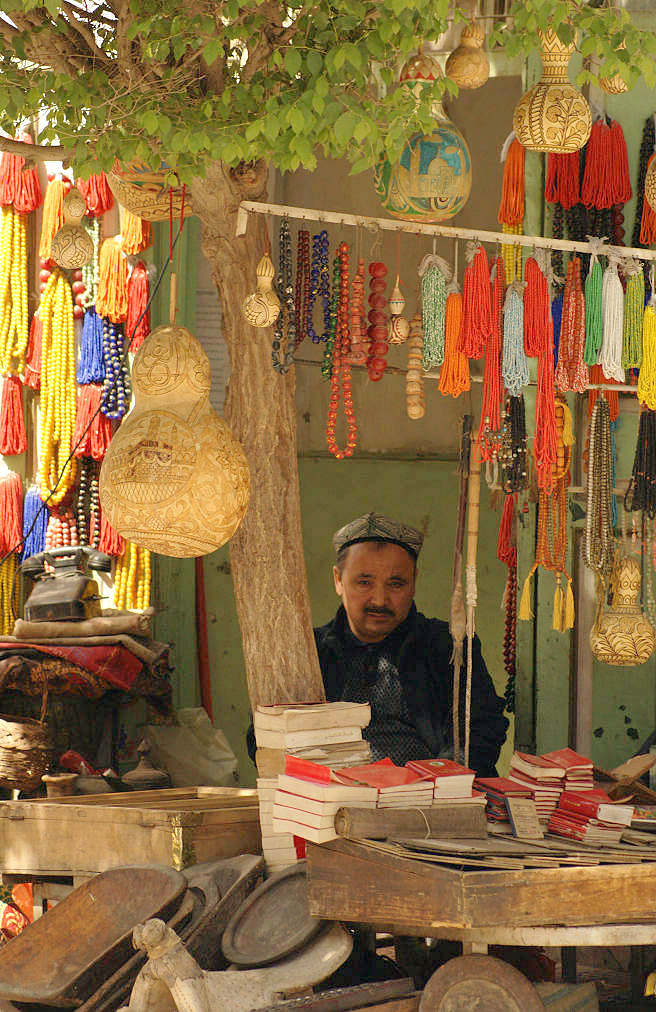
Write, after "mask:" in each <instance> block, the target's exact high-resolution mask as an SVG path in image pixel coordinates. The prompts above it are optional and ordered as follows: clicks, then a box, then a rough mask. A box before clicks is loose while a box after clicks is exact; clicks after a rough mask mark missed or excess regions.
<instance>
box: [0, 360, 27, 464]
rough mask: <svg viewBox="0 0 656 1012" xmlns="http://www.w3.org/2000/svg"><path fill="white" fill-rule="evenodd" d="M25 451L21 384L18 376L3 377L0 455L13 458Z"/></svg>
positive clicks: (25, 437)
mask: <svg viewBox="0 0 656 1012" xmlns="http://www.w3.org/2000/svg"><path fill="white" fill-rule="evenodd" d="M26 449H27V436H26V434H25V419H24V417H23V384H22V383H21V381H20V378H19V377H18V376H5V377H4V380H3V382H2V396H1V397H0V453H1V454H3V455H4V456H10V457H13V456H16V454H19V453H25V451H26Z"/></svg>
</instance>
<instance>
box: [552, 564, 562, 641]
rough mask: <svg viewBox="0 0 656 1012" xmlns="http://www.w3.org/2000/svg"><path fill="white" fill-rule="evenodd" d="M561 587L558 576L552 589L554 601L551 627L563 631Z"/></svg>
mask: <svg viewBox="0 0 656 1012" xmlns="http://www.w3.org/2000/svg"><path fill="white" fill-rule="evenodd" d="M563 606H564V600H563V588H562V587H561V585H560V577H558V578H557V580H556V590H555V591H554V602H553V623H552V627H553V628H554V629H555V630H556V632H562V631H563Z"/></svg>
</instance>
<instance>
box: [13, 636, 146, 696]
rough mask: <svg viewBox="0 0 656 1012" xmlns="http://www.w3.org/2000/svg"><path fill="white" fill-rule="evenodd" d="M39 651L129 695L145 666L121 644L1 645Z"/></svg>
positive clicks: (15, 650)
mask: <svg viewBox="0 0 656 1012" xmlns="http://www.w3.org/2000/svg"><path fill="white" fill-rule="evenodd" d="M25 649H29V650H36V651H38V652H39V653H43V654H48V655H49V656H51V657H60V658H61V659H62V660H65V661H70V662H71V663H72V664H78V665H79V666H80V667H81V668H86V669H87V670H88V671H91V672H92V673H93V674H94V675H97V676H98V677H99V678H102V679H103V680H104V681H105V682H107V683H108V684H109V685H111V686H112V687H113V688H115V689H123V690H124V691H126V692H127V691H128V690H129V689H130V688H131V687H132V684H133V683H134V681H135V679H136V678H137V676H138V675H139V674H140V673H141V670H142V668H143V664H142V662H141V661H140V660H139V658H138V657H135V656H134V654H132V653H130V651H129V650H128V649H127V647H124V646H122V645H121V644H120V643H114V644H108V645H107V646H100V645H98V646H79V647H78V646H73V645H71V646H65V645H64V646H57V645H56V644H54V643H29V642H25V643H19V644H17V643H7V642H0V650H8V651H12V652H14V653H17V652H18V653H20V651H21V650H25Z"/></svg>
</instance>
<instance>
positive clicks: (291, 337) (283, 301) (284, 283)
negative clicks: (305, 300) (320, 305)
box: [271, 218, 297, 374]
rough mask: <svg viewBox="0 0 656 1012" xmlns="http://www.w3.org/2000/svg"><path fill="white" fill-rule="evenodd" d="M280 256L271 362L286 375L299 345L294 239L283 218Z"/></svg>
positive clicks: (277, 370)
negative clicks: (294, 284)
mask: <svg viewBox="0 0 656 1012" xmlns="http://www.w3.org/2000/svg"><path fill="white" fill-rule="evenodd" d="M279 256H280V259H279V266H278V279H277V285H278V298H279V299H280V312H279V313H278V316H277V318H276V321H275V323H274V325H273V340H272V342H271V362H272V365H273V368H274V369H275V370H276V372H279V373H281V374H284V373H286V372H289V369H290V367H291V364H292V362H293V361H294V352H295V350H296V344H297V341H296V307H295V304H294V289H293V286H292V237H291V234H290V231H289V222H288V221H287V219H286V218H283V221H282V223H281V225H280V239H279ZM283 344H285V350H284V353H283V354H282V356H281V348H282V345H283Z"/></svg>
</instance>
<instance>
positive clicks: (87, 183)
mask: <svg viewBox="0 0 656 1012" xmlns="http://www.w3.org/2000/svg"><path fill="white" fill-rule="evenodd" d="M77 188H78V190H79V191H80V193H81V194H82V196H83V197H84V201H85V203H86V205H87V214H89V215H91V216H92V217H100V216H101V215H102V214H105V212H106V211H109V210H111V208H112V207H113V206H114V194H113V193H112V191H111V190H110V188H109V183H108V182H107V176H106V175H105V173H104V172H100V173H99V174H98V175H93V176H89V178H88V179H86V180H85V179H78V181H77Z"/></svg>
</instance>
